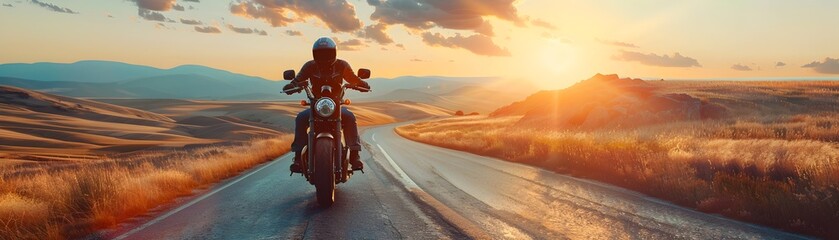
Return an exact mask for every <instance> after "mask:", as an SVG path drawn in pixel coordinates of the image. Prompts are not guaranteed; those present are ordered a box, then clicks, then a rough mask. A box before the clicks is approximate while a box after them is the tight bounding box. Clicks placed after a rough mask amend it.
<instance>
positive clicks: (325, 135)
mask: <svg viewBox="0 0 839 240" xmlns="http://www.w3.org/2000/svg"><path fill="white" fill-rule="evenodd" d="M295 76H296V75H295V72H294V70H286V71H285V72H283V79H285V80H292V79H294V77H295ZM358 77H359V78H361V79H368V78H370V70H369V69H364V68H361V69H359V70H358ZM297 85H298V86H297V87H296V88H292V89H289V90H286V91H285V93H286V94H294V93H299V92H301V91H305V92H306V97H307V98H308V100H302V101H301V102H300V103H301V105H303V106H308V107H309V108H310V109H311V111H312V114H311V115H310V117H309V131H308V133H309V134H308V144H307V145H306V146H305V147H304V148H303V150H302V152H301V158H302V159H304V161H302V164H303V166H302V169H303V173H302V175H303V176H304V177H305V178H306V180H307V181H308V182H309V183H310V184H312V185H315V189H316V195H317V201H318V204H319V205H321V206H323V207H329V206H331V205H332V203H334V202H335V187H336V185H337V184H339V183H345V182H347V181H348V180H349V179H350V177H351V176H352V174H353V171H352V170H351V169H350V167H349V161H350V159H349V154H348V153H349V148H348V147H347V146H346V144H344V141H343V140H344V138H343V131H342V129H341V105H349V104H350V100H349V99H344V92H346V90H347V89H353V90H356V91H359V92H370V89H369V88H364V87H360V86H355V85H350V84H343V85H342V87H341V89H340V91H334V90H333V89H332V87H330V86H327V85H324V86H323V87H322V88H321V89H318V90H319V91H320V93H321V94H320V96H322V97H321V98H319V99H315V95H314V94H313V92H312V91H313V89H312V87H311V84H310V83H309V80H308V79H307V80H306V81H303V82H298V84H297ZM310 150H312V151H310ZM310 152H311V154H310Z"/></svg>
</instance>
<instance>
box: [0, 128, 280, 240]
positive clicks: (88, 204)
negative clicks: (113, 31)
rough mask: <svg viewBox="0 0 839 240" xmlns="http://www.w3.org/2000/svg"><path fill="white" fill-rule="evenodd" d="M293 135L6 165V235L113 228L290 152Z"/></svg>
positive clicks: (54, 235) (1, 221) (1, 223)
mask: <svg viewBox="0 0 839 240" xmlns="http://www.w3.org/2000/svg"><path fill="white" fill-rule="evenodd" d="M290 141H291V138H290V136H288V135H285V136H282V137H279V138H273V139H262V140H254V141H251V142H248V143H242V144H236V145H219V146H208V147H201V148H196V149H191V150H169V151H160V152H149V153H146V154H138V155H134V156H131V157H126V158H111V159H103V160H98V161H89V162H84V163H79V164H77V165H73V166H72V167H67V168H64V169H49V168H42V169H41V170H40V171H34V172H33V171H27V172H25V173H20V172H19V171H15V169H9V168H6V169H0V170H2V171H0V174H2V175H0V236H3V238H4V239H5V238H9V239H66V238H77V237H83V236H85V235H86V234H89V233H91V232H92V231H95V230H98V229H102V228H107V227H113V226H115V225H116V224H117V223H119V222H120V221H122V220H125V219H128V218H131V217H135V216H138V215H142V214H144V213H146V212H147V211H148V210H150V209H152V208H154V207H156V206H159V205H161V204H164V203H167V202H171V201H173V200H174V199H175V198H177V197H180V196H185V195H189V194H191V193H192V191H193V189H195V188H200V187H206V186H209V185H210V184H212V183H215V182H217V181H219V180H222V179H224V178H227V177H230V176H234V175H236V174H238V173H239V172H241V171H243V170H246V169H249V168H251V167H253V166H255V165H257V164H260V163H263V162H265V161H269V160H272V159H274V158H276V157H278V156H280V155H281V154H284V153H286V152H287V151H288V149H289V143H290Z"/></svg>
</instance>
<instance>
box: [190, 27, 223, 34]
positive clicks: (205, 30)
mask: <svg viewBox="0 0 839 240" xmlns="http://www.w3.org/2000/svg"><path fill="white" fill-rule="evenodd" d="M195 31H196V32H200V33H221V30H220V29H218V28H217V27H213V26H206V27H199V26H195Z"/></svg>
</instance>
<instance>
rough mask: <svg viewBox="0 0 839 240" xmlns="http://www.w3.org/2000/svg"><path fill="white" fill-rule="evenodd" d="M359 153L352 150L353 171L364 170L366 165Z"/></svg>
mask: <svg viewBox="0 0 839 240" xmlns="http://www.w3.org/2000/svg"><path fill="white" fill-rule="evenodd" d="M358 152H360V151H356V150H350V164H352V170H353V171H356V170H363V169H364V163H362V162H361V157H360V156H359V155H358Z"/></svg>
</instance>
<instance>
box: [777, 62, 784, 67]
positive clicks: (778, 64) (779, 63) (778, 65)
mask: <svg viewBox="0 0 839 240" xmlns="http://www.w3.org/2000/svg"><path fill="white" fill-rule="evenodd" d="M786 65H787V64H786V63H784V62H778V63H775V67H783V66H786Z"/></svg>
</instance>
